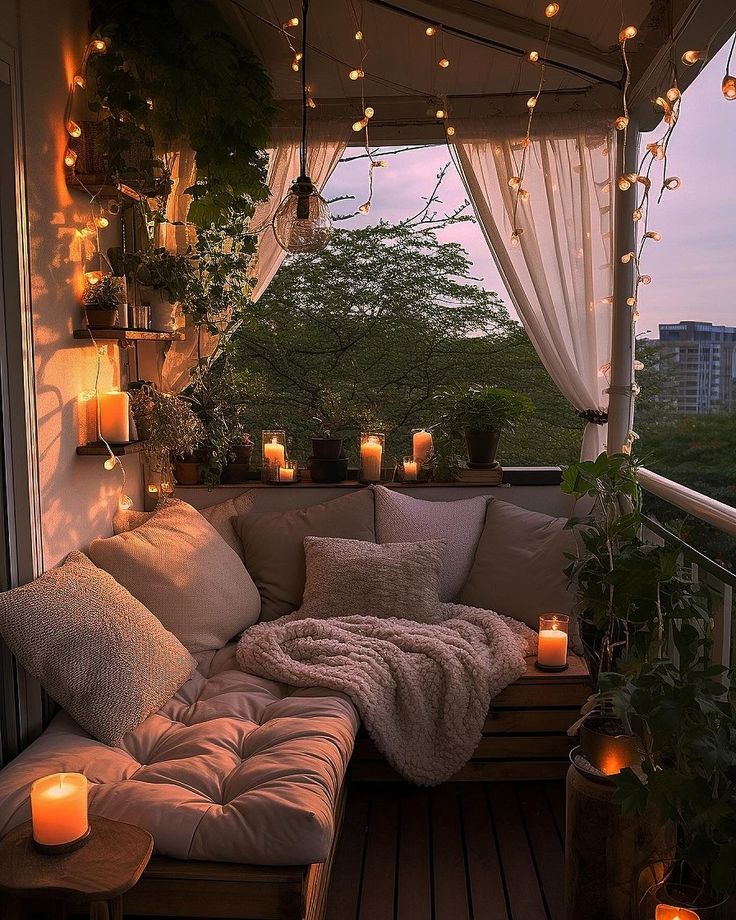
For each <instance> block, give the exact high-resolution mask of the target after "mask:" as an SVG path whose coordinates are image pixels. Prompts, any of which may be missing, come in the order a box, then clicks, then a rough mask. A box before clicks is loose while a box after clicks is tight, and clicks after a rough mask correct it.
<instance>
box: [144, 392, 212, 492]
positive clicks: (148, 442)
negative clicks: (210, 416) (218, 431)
mask: <svg viewBox="0 0 736 920" xmlns="http://www.w3.org/2000/svg"><path fill="white" fill-rule="evenodd" d="M130 401H131V408H132V410H133V417H134V418H135V422H136V426H137V428H138V433H139V435H140V437H141V438H143V439H144V441H145V444H144V450H145V453H146V459H147V460H148V462H149V464H150V465H151V468H152V469H154V470H156V471H157V472H159V473H166V474H170V471H171V463H172V461H173V460H175V459H177V458H179V457H185V456H187V455H189V454H192V453H194V451H195V450H197V448H198V447H199V446H200V444H201V443H202V439H203V438H204V433H205V432H204V426H203V424H202V422H201V421H200V419H199V418H198V417H197V415H196V414H195V413H194V411H193V409H192V406H191V404H190V402H189V401H188V400H186V399H183V398H182V397H181V396H173V395H171V394H169V393H162V392H161V391H160V390H158V389H157V387H155V386H154V385H153V384H152V383H150V382H148V381H140V382H139V383H137V384H131V386H130Z"/></svg>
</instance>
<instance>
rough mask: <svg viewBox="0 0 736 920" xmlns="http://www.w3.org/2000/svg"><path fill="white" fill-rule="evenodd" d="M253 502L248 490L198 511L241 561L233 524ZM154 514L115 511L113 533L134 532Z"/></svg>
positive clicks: (149, 512)
mask: <svg viewBox="0 0 736 920" xmlns="http://www.w3.org/2000/svg"><path fill="white" fill-rule="evenodd" d="M255 500H256V493H255V490H254V489H249V490H248V491H247V492H241V493H240V495H236V496H235V498H228V499H226V500H225V501H224V502H218V503H217V504H216V505H210V506H209V508H199V509H198V511H199V513H200V514H201V515H202V517H203V518H204V519H205V521H209V523H210V524H212V526H213V527H214V528H215V530H216V531H217V532H218V533H219V534H220V536H221V537H222V539H223V540H224V541H225V542H226V543H227V545H228V546H229V547H230V549H232V550H233V551H234V552H236V553H237V554H238V556H240V558H241V559H243V544H242V543H241V542H240V537H239V536H238V535H237V533H236V531H235V527H234V522H235V518H236V517H237V516H238V515H239V514H247V513H248V512H249V511H250V510H251V508H252V507H253V504H254V503H255ZM167 501H169V499H162V500H161V502H160V505H159V507H162V506H163V507H165V506H166V502H167ZM157 510H158V509H157ZM155 513H156V511H117V512H116V513H115V516H114V517H113V519H112V529H113V533H114V534H119V533H127V532H128V531H129V530H135V528H136V527H140V526H141V524H145V522H146V521H149V520H150V519H151V518H152V517H153V515H154V514H155Z"/></svg>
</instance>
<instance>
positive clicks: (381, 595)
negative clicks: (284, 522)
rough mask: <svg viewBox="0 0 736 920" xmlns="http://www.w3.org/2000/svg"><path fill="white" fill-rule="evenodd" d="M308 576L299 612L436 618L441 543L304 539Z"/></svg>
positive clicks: (420, 620)
mask: <svg viewBox="0 0 736 920" xmlns="http://www.w3.org/2000/svg"><path fill="white" fill-rule="evenodd" d="M304 553H305V557H306V563H307V579H306V584H305V586H304V603H303V604H302V607H301V612H302V613H304V614H306V615H307V616H312V617H319V618H326V617H350V616H373V617H400V618H401V619H404V620H415V621H416V622H417V623H435V622H439V621H440V620H441V619H442V617H441V615H440V597H439V582H440V570H441V568H442V559H443V557H444V555H445V544H444V542H443V541H442V540H422V541H420V542H414V543H384V544H383V545H380V544H378V543H366V542H365V541H363V540H341V539H336V538H334V537H305V539H304Z"/></svg>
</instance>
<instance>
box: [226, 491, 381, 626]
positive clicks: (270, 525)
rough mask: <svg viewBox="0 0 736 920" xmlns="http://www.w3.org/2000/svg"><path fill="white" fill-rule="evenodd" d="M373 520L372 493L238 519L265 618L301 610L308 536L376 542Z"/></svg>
mask: <svg viewBox="0 0 736 920" xmlns="http://www.w3.org/2000/svg"><path fill="white" fill-rule="evenodd" d="M373 517H374V511H373V492H372V491H371V490H370V489H361V490H360V491H357V492H351V493H349V494H348V495H342V496H340V498H335V499H333V500H332V501H329V502H323V503H322V504H319V505H310V506H308V507H307V508H299V509H298V510H292V511H251V512H250V513H249V514H244V515H239V516H238V519H237V522H236V525H235V526H236V530H237V531H238V533H239V534H240V539H241V541H242V543H243V550H244V551H245V564H246V566H247V567H248V571H249V572H250V574H251V575H252V577H253V580H254V581H255V583H256V585H258V590H259V591H260V592H261V601H262V606H261V619H262V620H275V619H277V618H278V617H280V616H283V615H284V614H286V613H291V612H292V610H296V608H297V607H300V606H301V603H302V595H303V593H304V579H305V577H306V572H305V567H304V538H305V537H344V538H346V539H349V540H366V541H368V542H370V543H375V540H376V532H375V526H374V520H373Z"/></svg>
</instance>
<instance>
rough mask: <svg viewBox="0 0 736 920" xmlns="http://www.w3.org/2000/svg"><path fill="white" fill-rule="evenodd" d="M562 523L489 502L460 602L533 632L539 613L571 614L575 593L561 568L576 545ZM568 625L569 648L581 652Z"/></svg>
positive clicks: (577, 638) (576, 633)
mask: <svg viewBox="0 0 736 920" xmlns="http://www.w3.org/2000/svg"><path fill="white" fill-rule="evenodd" d="M566 523H567V519H566V518H555V517H550V516H549V515H548V514H540V513H539V512H538V511H528V510H527V509H526V508H520V507H518V505H512V504H510V503H509V502H502V501H499V500H498V499H494V498H491V499H490V500H489V502H488V511H487V512H486V523H485V527H484V528H483V533H482V535H481V538H480V542H479V543H478V549H477V551H476V554H475V561H474V562H473V568H472V570H471V572H470V575H469V577H468V580H467V582H466V583H465V587H464V588H463V590H462V592H461V594H460V598H459V601H460V603H461V604H467V605H468V606H469V607H481V608H483V609H484V610H495V611H496V613H502V614H504V615H505V616H509V617H514V619H516V620H522V621H523V622H524V623H526V624H527V626H531V628H532V629H535V630H536V629H539V615H540V614H541V613H551V612H554V613H564V614H567V615H569V616H573V605H574V603H575V593H574V591H573V590H568V587H567V576H566V575H565V574H564V571H563V570H564V569H565V568H566V567H567V566H568V565H569V564H570V560H569V559H567V558H566V557H565V553H574V552H575V549H576V542H575V536H574V534H573V533H572V531H570V530H565V529H564V528H565V524H566ZM570 626H571V628H570V644H571V646H572V648H573V649H574V650H575V651H578V652H581V651H582V645H581V642H580V636H579V631H578V627H577V623H576V622H575V621H573V622H572V623H571V624H570Z"/></svg>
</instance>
